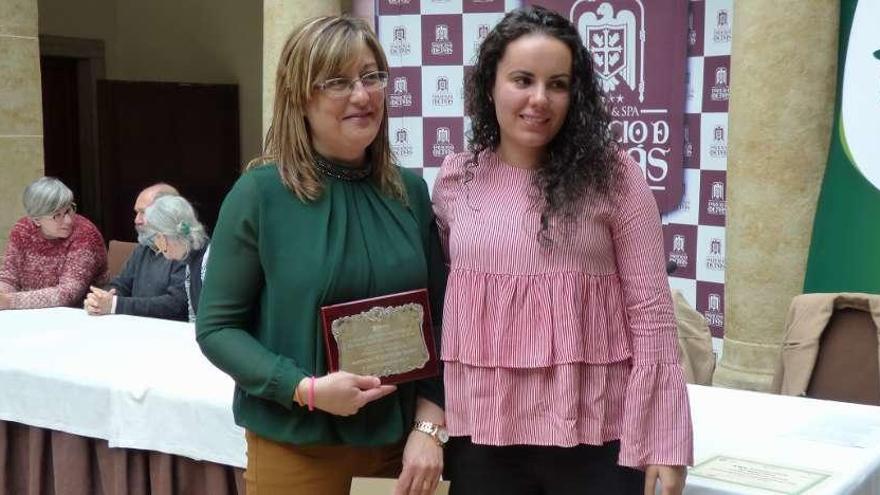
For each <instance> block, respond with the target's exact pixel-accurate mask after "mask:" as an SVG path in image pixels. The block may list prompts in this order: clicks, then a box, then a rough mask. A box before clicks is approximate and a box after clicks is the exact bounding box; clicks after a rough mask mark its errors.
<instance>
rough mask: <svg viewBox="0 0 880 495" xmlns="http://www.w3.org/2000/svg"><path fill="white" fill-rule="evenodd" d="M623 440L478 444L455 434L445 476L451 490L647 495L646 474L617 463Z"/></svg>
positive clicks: (463, 493) (458, 494)
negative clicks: (547, 444)
mask: <svg viewBox="0 0 880 495" xmlns="http://www.w3.org/2000/svg"><path fill="white" fill-rule="evenodd" d="M619 451H620V442H617V441H614V442H609V443H606V444H605V445H602V446H594V445H578V446H575V447H570V448H566V447H542V446H536V445H514V446H509V447H495V446H487V445H475V444H473V443H471V441H470V437H453V438H451V439H450V440H449V443H448V444H447V446H446V452H445V457H446V458H445V460H444V465H445V466H446V468H445V471H444V473H443V476H444V478H445V479H448V480H449V481H450V482H451V487H450V492H449V493H450V495H495V494H498V495H569V494H570V495H575V494H577V495H643V494H644V490H645V474H644V473H643V472H642V471H639V470H637V469H631V468H628V467H623V466H619V465H618V464H617V454H618V452H619Z"/></svg>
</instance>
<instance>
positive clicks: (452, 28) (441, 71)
mask: <svg viewBox="0 0 880 495" xmlns="http://www.w3.org/2000/svg"><path fill="white" fill-rule="evenodd" d="M356 1H357V0H356ZM361 1H365V2H369V3H373V2H375V5H374V8H375V10H374V12H375V13H376V18H375V22H376V29H377V32H378V34H379V39H380V41H381V43H382V46H383V47H384V49H385V51H386V54H387V56H388V60H389V64H390V66H391V69H390V73H391V74H390V81H389V85H388V89H387V95H388V100H387V101H388V109H389V117H390V119H389V122H390V127H391V129H390V131H391V132H390V134H389V135H390V137H391V141H392V143H391V144H392V148H393V150H394V152H395V154H396V156H397V159H398V161H399V163H400V164H401V165H403V166H406V167H409V168H412V169H414V170H415V171H418V172H420V173H421V174H422V176H423V177H424V178H425V180H426V181H427V182H428V186H429V187H431V186H432V185H433V182H434V179H435V178H436V176H437V172H438V167H439V166H440V164H441V163H442V161H443V157H445V156H446V155H447V154H449V153H455V152H459V151H462V150H464V149H465V146H466V140H467V129H469V127H470V123H469V122H468V118H467V117H466V116H465V114H464V75H465V74H466V73H467V71H468V70H470V69H471V66H472V63H473V60H474V56H475V53H476V52H477V49H478V47H479V45H480V43H481V41H482V40H483V39H484V38H485V36H486V34H487V33H488V32H489V31H490V30H491V29H492V28H493V27H494V26H495V24H497V23H498V21H499V20H500V19H501V18H502V17H503V16H504V13H505V12H506V11H508V10H512V9H514V8H517V7H519V6H521V5H522V4H523V3H524V2H522V1H521V0H361ZM633 1H634V2H636V3H640V4H643V3H647V2H649V1H650V2H651V3H652V4H654V3H663V1H664V0H641V1H638V0H633ZM537 3H542V4H545V5H548V6H550V7H554V8H557V10H559V11H560V12H561V11H562V8H561V7H560V6H556V5H549V4H550V3H556V4H560V5H562V4H566V3H567V4H568V10H569V12H564V13H565V14H570V13H571V12H570V11H571V9H572V6H574V5H575V4H578V6H577V7H576V8H577V9H580V10H583V12H578V19H579V20H582V22H581V23H580V24H582V25H578V24H577V23H576V26H577V27H578V29H579V31H581V32H582V34H583V35H584V36H589V37H588V38H587V43H588V45H589V47H590V49H591V52H592V53H593V55H594V60H595V61H596V63H597V67H599V68H598V69H597V70H598V72H599V74H598V76H599V78H600V82H601V83H602V85H603V89H604V91H605V92H606V94H607V95H609V97H614V98H621V99H622V100H623V99H626V100H627V105H622V104H621V105H620V106H619V107H618V108H620V109H621V111H624V112H626V111H628V110H627V109H628V108H637V109H638V110H639V111H640V114H641V115H642V116H647V117H646V118H642V119H640V122H641V123H637V124H634V125H636V126H638V129H635V128H634V129H631V130H633V132H642V131H640V130H639V129H641V128H642V126H644V131H645V134H638V135H636V134H634V135H633V136H631V137H633V138H634V140H637V141H639V140H640V141H644V142H645V143H646V144H650V143H648V139H649V138H650V139H654V140H657V141H658V142H660V144H661V145H663V146H665V147H667V148H669V149H670V152H669V153H670V154H671V156H669V157H668V160H671V161H672V162H673V164H678V163H680V167H678V169H679V173H680V174H681V175H682V176H683V177H682V183H683V189H682V190H680V191H676V190H675V187H672V188H670V189H671V190H672V191H671V194H670V197H675V198H679V199H677V200H675V202H672V203H669V204H666V203H664V201H668V200H665V199H662V197H661V196H660V195H659V194H658V192H657V189H658V187H654V189H655V197H657V198H658V204H659V206H660V209H661V211H663V212H664V214H663V224H664V225H663V229H664V240H665V249H666V252H667V256H668V258H669V259H671V260H674V261H675V262H676V264H677V265H678V266H679V268H678V269H677V270H676V271H675V273H674V274H673V276H672V277H671V278H670V285H671V286H672V287H674V288H676V289H679V290H681V291H682V293H683V294H684V296H685V298H686V299H687V300H688V301H689V302H690V303H691V304H692V305H693V306H694V307H696V308H697V310H698V311H700V313H702V314H703V315H705V316H706V319H707V320H708V322H709V324H710V328H711V329H712V332H713V335H714V336H716V337H721V336H722V335H723V329H724V267H725V254H724V253H725V246H726V239H725V229H724V226H725V219H726V214H727V199H726V198H727V141H728V126H727V109H728V100H729V96H730V77H731V75H730V45H731V36H732V27H733V0H690V1H689V2H687V3H688V6H687V13H686V15H687V20H686V22H685V23H682V24H683V25H684V29H685V30H686V43H685V44H686V51H687V60H686V66H685V67H684V68H683V69H684V73H683V74H682V76H681V78H680V79H679V80H680V81H683V82H684V84H682V86H681V87H680V88H679V89H680V91H682V92H683V93H684V103H683V106H684V112H683V113H678V114H677V113H676V112H675V111H674V109H668V110H667V112H668V113H667V114H660V111H661V110H662V109H661V108H659V107H657V106H656V105H654V106H652V105H650V103H651V102H650V101H647V102H646V95H645V84H646V83H645V80H646V79H648V80H650V79H651V72H652V71H659V72H663V71H667V72H668V69H669V67H651V66H647V67H645V66H641V67H640V64H642V62H641V60H644V57H641V59H639V58H638V57H637V56H636V55H637V54H639V53H645V51H646V50H647V51H648V52H650V49H651V44H650V43H651V38H650V37H647V38H645V35H644V32H640V29H642V28H643V27H644V26H645V25H648V26H650V25H651V24H650V19H649V20H648V22H647V23H646V22H645V21H644V19H639V18H638V17H639V15H643V13H641V12H636V10H637V9H635V8H634V9H615V8H614V5H615V3H617V2H615V1H614V0H609V1H602V0H580V1H576V0H569V1H568V2H565V1H561V0H549V1H548V2H540V1H538V2H537ZM623 10H626V12H624V11H623ZM662 10H663V9H658V11H662ZM648 15H650V13H649V14H648ZM590 16H592V17H590ZM596 26H601V28H597V27H596ZM642 40H644V43H646V44H647V45H648V47H647V48H646V47H645V46H644V45H640V44H641V43H642ZM624 46H626V47H629V49H623V48H624ZM658 79H659V78H658ZM668 89H669V91H675V89H676V88H675V87H670V88H668ZM649 96H650V95H648V97H649ZM620 103H623V102H622V101H621V102H620ZM645 109H647V110H649V112H648V113H647V114H646V113H645V112H644V111H643V110H645ZM651 111H653V112H655V114H654V115H651ZM615 120H617V121H618V122H619V124H618V125H619V126H621V127H622V126H628V125H632V124H627V123H626V122H628V121H627V119H625V118H617V119H615ZM630 121H632V120H630ZM658 122H659V123H658ZM677 122H678V123H680V124H677ZM667 124H668V127H667ZM676 128H677V129H678V130H679V131H677V133H672V132H670V129H676ZM616 131H617V132H618V134H620V133H621V131H626V129H617V130H616ZM624 135H625V134H624ZM677 143H682V144H681V145H680V146H676V144H677ZM636 144H638V143H636ZM673 150H675V151H673ZM636 151H637V152H638V150H636ZM646 153H647V151H646ZM630 154H631V155H633V153H630ZM637 154H638V153H636V155H637ZM654 163H655V164H656V163H657V162H654ZM640 164H642V165H643V168H644V169H645V173H646V179H648V181H649V184H651V174H652V173H653V174H655V175H657V174H658V173H659V171H660V168H651V167H652V165H651V163H650V162H649V161H648V160H647V154H646V159H645V160H644V161H643V162H641V161H640ZM671 168H675V167H674V166H673V167H671ZM658 184H659V182H658V183H657V184H654V185H655V186H657V185H658Z"/></svg>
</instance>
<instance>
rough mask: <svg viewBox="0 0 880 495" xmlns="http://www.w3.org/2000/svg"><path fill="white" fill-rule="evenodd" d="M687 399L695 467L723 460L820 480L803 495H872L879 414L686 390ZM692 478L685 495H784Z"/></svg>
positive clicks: (878, 489) (876, 492) (878, 490)
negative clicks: (809, 474)
mask: <svg viewBox="0 0 880 495" xmlns="http://www.w3.org/2000/svg"><path fill="white" fill-rule="evenodd" d="M688 395H689V398H690V401H691V409H692V414H693V421H694V461H695V464H696V465H697V466H699V465H700V464H701V463H704V462H706V461H709V460H711V459H713V458H716V457H718V456H726V457H730V458H734V459H741V460H745V461H750V462H751V463H752V464H766V465H768V466H771V467H773V468H777V467H780V468H790V469H793V470H802V471H807V472H812V473H820V474H822V475H824V476H825V477H824V479H822V481H821V482H819V483H818V484H816V485H815V486H813V487H811V488H810V489H808V490H807V491H804V492H801V493H802V494H804V495H832V494H834V495H838V494H840V495H843V494H846V495H880V407H873V406H864V405H858V404H849V403H844V402H833V401H823V400H815V399H806V398H801V397H788V396H780V395H772V394H765V393H758V392H747V391H743V390H730V389H723V388H719V387H701V386H699V385H689V386H688ZM697 471H698V469H692V470H691V473H690V474H689V476H688V480H687V487H686V489H685V494H686V495H731V494H755V495H769V494H774V493H776V494H778V493H786V492H784V491H782V492H772V491H767V490H760V489H756V488H751V487H749V486H743V485H738V484H735V483H731V482H728V481H719V480H715V479H710V478H706V477H701V476H697V475H695V472H697ZM758 474H760V473H758Z"/></svg>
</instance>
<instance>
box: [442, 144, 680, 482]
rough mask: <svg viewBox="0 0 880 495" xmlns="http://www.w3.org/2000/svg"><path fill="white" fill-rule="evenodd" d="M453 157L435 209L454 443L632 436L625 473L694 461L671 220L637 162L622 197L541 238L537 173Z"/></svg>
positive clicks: (593, 203)
mask: <svg viewBox="0 0 880 495" xmlns="http://www.w3.org/2000/svg"><path fill="white" fill-rule="evenodd" d="M468 158H469V155H467V154H465V153H462V154H457V155H450V156H448V157H447V158H446V160H445V161H444V163H443V166H442V168H441V170H440V172H439V174H438V176H437V180H436V182H435V185H434V194H433V199H434V211H435V214H436V216H437V222H438V225H439V227H440V232H441V240H442V243H443V248H444V250H445V255H446V257H447V259H448V260H449V268H450V273H449V279H448V283H447V289H446V299H445V304H444V315H443V318H444V322H443V343H442V352H441V355H442V359H443V361H444V362H445V376H444V379H445V385H446V401H447V402H446V418H447V423H448V428H449V431H450V434H451V435H458V436H470V437H471V440H472V441H473V442H475V443H478V444H486V445H515V444H529V445H556V446H566V447H568V446H573V445H577V444H593V445H598V444H602V443H604V442H608V441H611V440H620V442H621V453H620V459H619V462H620V463H621V464H622V465H627V466H634V467H643V466H646V465H649V464H667V465H685V464H690V463H692V457H693V454H692V451H693V447H692V443H693V442H692V429H691V420H690V411H689V406H688V399H687V390H686V387H685V380H684V376H683V374H682V372H681V368H680V367H679V365H678V362H679V355H678V347H677V343H676V333H675V332H676V330H675V316H674V312H673V305H672V299H671V297H670V291H669V285H668V282H667V278H666V273H665V269H664V255H663V241H662V232H661V227H660V218H659V214H658V211H657V206H656V203H655V201H654V198H653V196H652V194H651V192H650V190H649V189H648V186H647V184H646V182H645V180H644V178H643V176H642V171H641V168H639V166H638V165H637V164H635V163H634V162H632V160H630V159H629V158H628V157H626V155H624V154H621V155H620V159H621V160H622V161H623V163H622V166H621V173H620V174H619V178H618V182H617V183H616V186H615V187H614V188H613V190H612V193H610V194H609V195H607V196H605V197H600V198H595V199H592V200H590V201H588V202H587V203H586V206H585V207H584V210H583V212H582V214H581V215H580V216H579V220H578V221H577V222H575V223H574V224H573V225H570V226H564V225H559V224H553V225H551V228H550V236H551V238H552V244H551V245H550V246H549V247H545V246H542V245H541V243H540V242H539V240H538V231H539V227H540V208H539V207H536V206H535V204H536V202H535V201H534V199H533V198H535V197H539V191H538V190H537V188H536V187H535V186H534V185H533V184H532V178H533V174H534V172H533V171H530V170H527V169H520V168H516V167H513V166H510V165H508V164H505V163H503V162H501V160H500V159H499V158H498V156H497V155H495V154H492V153H484V154H483V155H481V157H480V160H479V162H478V163H476V164H473V163H466V162H467V159H468Z"/></svg>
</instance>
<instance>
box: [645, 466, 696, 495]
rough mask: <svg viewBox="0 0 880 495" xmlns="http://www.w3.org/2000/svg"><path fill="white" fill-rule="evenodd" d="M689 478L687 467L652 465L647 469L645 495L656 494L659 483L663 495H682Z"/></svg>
mask: <svg viewBox="0 0 880 495" xmlns="http://www.w3.org/2000/svg"><path fill="white" fill-rule="evenodd" d="M685 478H687V467H686V466H663V465H660V464H651V465H650V466H648V468H647V469H645V495H654V494H655V493H656V486H657V482H658V481H659V482H660V487H661V489H662V491H661V492H660V493H661V494H662V495H681V492H682V491H683V490H684V480H685Z"/></svg>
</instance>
